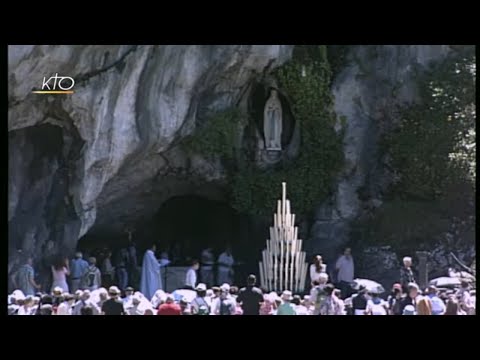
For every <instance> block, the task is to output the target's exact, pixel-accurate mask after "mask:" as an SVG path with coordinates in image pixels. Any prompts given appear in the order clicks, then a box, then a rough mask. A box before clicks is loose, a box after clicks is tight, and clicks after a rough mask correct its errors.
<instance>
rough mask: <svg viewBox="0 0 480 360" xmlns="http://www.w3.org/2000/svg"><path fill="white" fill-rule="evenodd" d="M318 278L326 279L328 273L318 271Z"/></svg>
mask: <svg viewBox="0 0 480 360" xmlns="http://www.w3.org/2000/svg"><path fill="white" fill-rule="evenodd" d="M318 278H319V279H323V280H325V281H328V274H326V273H320V275H318Z"/></svg>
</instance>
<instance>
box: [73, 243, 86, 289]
mask: <svg viewBox="0 0 480 360" xmlns="http://www.w3.org/2000/svg"><path fill="white" fill-rule="evenodd" d="M87 268H88V262H87V261H85V260H84V259H83V254H82V253H81V252H80V251H77V252H76V253H75V258H74V259H73V260H72V261H71V262H70V290H71V292H72V293H75V291H77V290H78V289H80V287H81V285H82V284H81V283H82V276H83V274H85V271H87Z"/></svg>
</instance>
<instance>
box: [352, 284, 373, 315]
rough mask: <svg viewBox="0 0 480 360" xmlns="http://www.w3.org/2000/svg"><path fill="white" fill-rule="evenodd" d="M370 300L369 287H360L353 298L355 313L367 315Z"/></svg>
mask: <svg viewBox="0 0 480 360" xmlns="http://www.w3.org/2000/svg"><path fill="white" fill-rule="evenodd" d="M368 300H369V297H368V292H367V289H366V288H365V287H364V286H362V287H360V290H359V291H358V294H357V296H355V297H354V298H352V308H353V315H365V311H366V310H367V302H368Z"/></svg>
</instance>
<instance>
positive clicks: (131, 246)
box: [127, 234, 139, 287]
mask: <svg viewBox="0 0 480 360" xmlns="http://www.w3.org/2000/svg"><path fill="white" fill-rule="evenodd" d="M127 252H128V258H127V272H128V275H129V278H130V281H129V283H130V285H132V286H135V287H138V283H139V279H138V258H137V248H136V246H135V243H134V242H133V241H132V240H131V234H130V238H129V243H128V247H127Z"/></svg>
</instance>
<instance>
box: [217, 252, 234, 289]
mask: <svg viewBox="0 0 480 360" xmlns="http://www.w3.org/2000/svg"><path fill="white" fill-rule="evenodd" d="M234 264H235V260H234V259H233V256H232V252H231V250H230V248H227V249H226V250H225V251H224V252H223V253H221V254H220V256H219V257H218V260H217V266H218V272H217V283H218V284H225V283H226V284H232V282H233V265H234Z"/></svg>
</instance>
